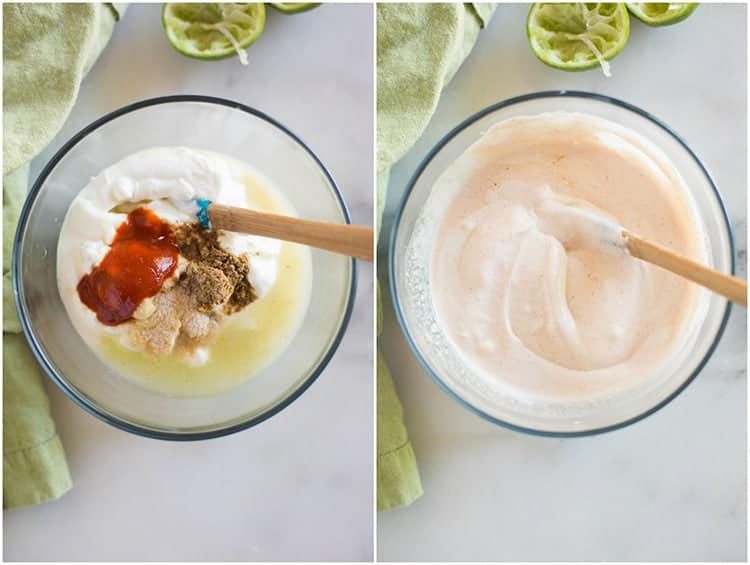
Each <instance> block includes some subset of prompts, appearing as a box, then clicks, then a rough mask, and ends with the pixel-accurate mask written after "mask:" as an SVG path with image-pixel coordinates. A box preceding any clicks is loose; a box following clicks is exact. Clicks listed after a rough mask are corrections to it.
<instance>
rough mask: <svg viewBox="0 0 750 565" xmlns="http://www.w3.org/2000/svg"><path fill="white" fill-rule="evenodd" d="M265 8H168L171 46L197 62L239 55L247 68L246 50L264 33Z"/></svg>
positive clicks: (189, 5)
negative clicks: (197, 60)
mask: <svg viewBox="0 0 750 565" xmlns="http://www.w3.org/2000/svg"><path fill="white" fill-rule="evenodd" d="M265 21H266V12H265V6H264V5H263V4H262V3H259V4H230V3H222V4H202V3H201V4H198V3H185V4H164V8H163V9H162V24H163V26H164V32H165V33H166V35H167V39H168V40H169V43H170V44H171V45H172V46H173V47H174V48H175V49H177V51H179V52H180V53H182V54H183V55H187V56H188V57H194V58H196V59H223V58H225V57H230V56H232V55H235V54H236V55H238V56H239V58H240V61H241V62H242V64H243V65H247V52H246V51H245V48H246V47H248V46H249V45H251V44H252V43H253V42H254V41H255V40H256V39H258V37H260V34H261V33H262V32H263V26H264V25H265Z"/></svg>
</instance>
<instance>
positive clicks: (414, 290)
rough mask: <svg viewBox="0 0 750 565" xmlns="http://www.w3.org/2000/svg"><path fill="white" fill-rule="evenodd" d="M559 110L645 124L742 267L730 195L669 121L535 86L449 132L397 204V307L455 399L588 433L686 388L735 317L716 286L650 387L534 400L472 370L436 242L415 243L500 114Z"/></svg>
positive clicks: (720, 257)
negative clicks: (432, 197) (443, 312)
mask: <svg viewBox="0 0 750 565" xmlns="http://www.w3.org/2000/svg"><path fill="white" fill-rule="evenodd" d="M552 111H567V112H582V113H587V114H592V115H594V116H599V117H601V118H604V119H607V120H610V121H612V122H615V123H619V124H620V125H623V126H625V127H628V128H631V129H632V130H635V131H636V132H637V133H639V134H641V135H642V136H644V137H645V138H646V139H648V140H650V141H652V142H653V143H655V144H656V146H657V147H660V148H661V149H662V151H664V152H665V154H666V155H667V157H668V158H669V159H670V160H671V161H672V162H673V163H674V165H675V166H676V168H677V170H678V171H679V172H680V174H681V175H682V177H683V179H684V180H685V182H686V184H687V186H688V187H689V188H690V190H691V192H692V195H693V197H694V199H695V203H696V208H697V211H698V214H699V219H700V221H701V222H702V224H703V228H704V231H705V234H706V247H707V249H708V253H709V255H710V263H711V265H712V266H713V267H714V268H715V269H718V270H719V271H723V272H726V273H734V243H733V239H732V231H731V226H730V223H729V220H728V218H727V213H726V210H725V209H724V204H723V202H722V200H721V195H720V194H719V191H718V189H717V188H716V186H715V185H714V182H713V180H712V179H711V176H710V175H709V173H708V171H707V170H706V168H705V167H704V166H703V164H702V163H701V162H700V160H699V159H698V157H697V156H696V155H695V153H694V152H693V151H692V150H691V149H690V148H689V147H688V145H687V144H686V143H685V142H684V141H683V140H682V139H681V138H680V137H679V136H678V135H677V134H675V133H674V132H673V131H672V130H671V129H670V128H669V127H667V126H666V125H665V124H664V123H662V122H661V121H659V120H658V119H657V118H655V117H653V116H651V115H650V114H648V113H647V112H644V111H643V110H641V109H639V108H636V107H635V106H632V105H630V104H627V103H625V102H621V101H619V100H615V99H613V98H609V97H606V96H601V95H597V94H591V93H586V92H571V91H560V92H540V93H534V94H529V95H526V96H520V97H517V98H512V99H510V100H506V101H504V102H500V103H498V104H495V105H493V106H490V107H489V108H486V109H484V110H482V111H481V112H479V113H477V114H475V115H474V116H471V117H470V118H468V119H467V120H466V121H464V122H463V123H461V124H460V125H458V126H457V127H456V128H455V129H453V131H451V132H450V133H448V134H447V135H446V136H445V137H444V138H443V139H442V140H440V142H439V143H438V144H437V145H436V146H435V147H434V148H433V149H432V151H430V153H429V154H428V155H427V157H426V158H425V159H424V161H422V163H421V164H420V166H419V167H418V169H417V171H416V173H415V174H414V176H413V177H412V179H411V181H410V182H409V185H408V186H407V188H406V191H405V192H404V195H403V198H402V200H401V202H400V204H399V206H398V208H397V210H396V215H395V219H394V222H393V230H392V232H391V239H390V248H389V276H390V283H391V292H392V295H393V303H394V308H395V311H396V316H397V318H398V321H399V323H400V325H401V328H402V330H403V332H404V335H405V336H406V340H407V342H408V343H409V345H410V347H411V348H412V350H413V351H414V353H415V355H416V356H417V358H418V359H419V361H420V363H421V364H422V366H423V367H424V369H425V370H426V371H427V373H428V374H429V375H430V376H431V377H432V379H433V380H434V381H435V382H436V383H437V384H438V385H440V386H441V387H442V388H443V389H444V390H445V391H446V392H447V393H448V394H449V395H450V396H451V397H452V398H454V399H455V400H456V401H458V402H459V403H460V404H461V405H463V406H464V407H466V408H468V409H469V410H471V411H473V412H475V413H476V414H478V415H480V416H482V417H483V418H486V419H487V420H489V421H491V422H494V423H495V424H499V425H502V426H506V427H509V428H511V429H515V430H518V431H524V432H528V433H535V434H540V435H551V436H576V435H588V434H594V433H600V432H605V431H609V430H613V429H616V428H619V427H622V426H625V425H628V424H632V423H633V422H636V421H638V420H640V419H642V418H645V417H646V416H648V415H649V414H652V413H654V412H655V411H657V410H658V409H660V408H661V407H662V406H664V405H665V404H667V403H668V402H669V401H670V400H672V399H673V398H675V397H676V396H677V395H678V394H679V393H680V392H681V391H682V390H684V389H685V387H687V385H688V384H689V383H690V382H691V381H692V380H693V379H694V378H695V377H696V375H697V374H698V373H699V372H700V371H701V369H702V368H703V367H704V366H705V365H706V363H707V362H708V359H709V358H710V356H711V354H712V353H713V351H714V349H715V348H716V345H717V344H718V342H719V339H720V337H721V335H722V333H723V331H724V327H725V325H726V322H727V319H728V317H729V311H730V305H729V304H728V303H727V301H726V300H725V299H723V298H721V297H719V296H718V295H715V294H711V293H708V292H706V295H707V296H706V301H707V304H706V306H704V311H705V317H704V318H703V320H702V321H701V322H700V325H699V327H697V330H696V332H695V334H694V342H693V343H692V346H691V347H689V348H686V349H685V350H684V351H681V352H680V355H679V357H678V359H677V360H676V363H675V364H674V365H673V368H672V369H670V371H669V373H668V374H658V375H655V376H654V378H650V379H649V380H648V384H647V385H646V386H643V387H639V388H638V389H637V390H634V391H629V392H627V393H624V394H622V395H618V396H616V397H613V398H611V399H607V400H603V401H597V402H589V403H580V404H574V405H573V404H568V405H561V404H557V405H553V404H545V405H542V404H539V403H534V404H531V403H524V402H519V401H518V400H517V399H514V398H512V397H511V396H509V395H507V394H505V395H503V394H500V393H498V392H497V391H496V390H494V389H493V388H491V387H489V386H487V385H486V381H484V382H482V379H480V378H475V377H472V375H471V371H469V370H467V367H466V366H465V365H464V364H463V363H461V362H460V360H459V358H458V355H456V352H455V350H453V351H451V349H450V348H452V347H454V346H453V345H452V344H451V343H450V342H449V340H448V339H446V336H445V333H444V332H443V331H442V330H441V328H440V325H439V323H437V320H436V318H435V315H434V309H433V308H432V300H431V297H430V295H429V280H428V279H429V276H428V271H429V269H428V262H429V256H428V253H427V250H422V251H421V252H416V255H415V252H413V251H410V250H409V242H410V241H411V238H412V234H413V232H414V229H415V225H416V224H417V221H418V219H419V216H420V212H421V211H422V208H423V206H424V204H425V201H426V200H427V197H428V196H429V194H430V191H431V190H432V186H433V185H434V183H435V181H436V180H437V179H438V178H439V176H440V175H441V174H442V173H443V171H444V170H445V169H446V168H447V167H448V166H449V165H450V164H451V163H453V161H455V160H456V159H457V158H458V156H459V155H461V154H462V153H463V152H464V151H465V150H466V149H468V147H469V146H470V145H472V144H473V143H474V142H475V141H477V140H478V139H479V138H480V137H481V135H482V134H483V133H484V132H485V131H487V130H488V129H489V128H490V126H491V125H493V124H495V123H497V122H499V121H502V120H504V119H507V118H511V117H514V116H528V115H535V114H541V113H544V112H552ZM410 254H411V255H410ZM414 277H420V278H421V280H420V281H419V282H420V284H410V281H411V283H413V282H414ZM425 280H427V283H426V285H425V284H424V281H425ZM425 288H427V289H428V290H427V292H426V293H425V291H424V289H425ZM662 373H664V371H662Z"/></svg>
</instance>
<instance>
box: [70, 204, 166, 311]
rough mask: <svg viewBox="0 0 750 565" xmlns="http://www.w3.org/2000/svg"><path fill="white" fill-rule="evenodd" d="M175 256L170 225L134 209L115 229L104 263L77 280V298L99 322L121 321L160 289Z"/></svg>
mask: <svg viewBox="0 0 750 565" xmlns="http://www.w3.org/2000/svg"><path fill="white" fill-rule="evenodd" d="M179 253H180V250H179V248H178V247H177V243H176V242H175V235H174V231H172V227H171V226H170V225H169V224H168V223H167V222H165V221H164V220H162V219H161V218H160V217H159V216H157V215H156V214H155V213H154V212H152V211H151V210H149V209H148V208H136V209H135V210H133V211H132V212H130V213H129V214H128V217H127V219H126V220H125V221H124V222H123V223H122V224H120V226H119V227H118V228H117V232H116V233H115V237H114V239H113V240H112V243H111V244H110V249H109V251H108V252H107V254H106V255H105V256H104V259H102V261H101V262H100V263H99V264H98V265H97V266H96V267H94V269H93V270H92V271H91V272H90V273H89V274H88V275H84V276H83V277H82V278H81V280H80V281H79V282H78V286H77V290H78V296H79V297H80V299H81V302H83V303H84V304H85V305H86V306H88V307H89V308H90V309H91V310H93V311H94V312H96V318H97V320H99V321H100V322H101V323H102V324H105V325H107V326H116V325H118V324H121V323H123V322H126V321H127V320H129V319H130V318H131V317H132V316H133V312H135V310H136V308H138V306H139V305H140V303H141V302H142V301H143V300H144V299H145V298H149V297H151V296H154V295H155V294H156V293H157V292H159V290H161V287H162V285H163V284H164V281H166V280H167V279H168V278H169V277H170V276H171V275H172V273H174V270H175V269H176V268H177V257H178V255H179Z"/></svg>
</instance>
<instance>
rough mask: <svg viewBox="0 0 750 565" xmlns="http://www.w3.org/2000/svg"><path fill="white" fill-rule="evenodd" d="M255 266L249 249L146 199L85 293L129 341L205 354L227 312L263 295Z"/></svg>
mask: <svg viewBox="0 0 750 565" xmlns="http://www.w3.org/2000/svg"><path fill="white" fill-rule="evenodd" d="M249 271H250V267H249V262H248V257H247V255H246V254H242V255H240V256H237V255H234V254H232V253H230V252H229V251H227V250H226V249H224V248H223V247H222V246H221V243H220V238H219V233H218V232H216V231H213V230H204V229H203V228H202V227H201V225H200V224H199V223H198V222H195V223H181V224H178V225H171V224H168V223H166V222H164V221H162V220H161V218H159V216H157V215H156V214H155V213H154V212H153V211H151V210H148V209H146V208H142V207H139V208H136V209H135V210H132V211H131V212H130V213H129V214H128V216H127V219H126V221H125V222H123V224H122V225H121V226H120V227H119V228H118V230H117V233H116V236H115V238H114V239H113V241H112V244H111V245H110V250H109V252H108V253H107V255H106V256H105V257H104V259H103V260H102V261H101V263H100V264H99V265H97V266H95V267H94V269H93V270H92V272H91V273H89V274H87V275H85V276H84V277H83V278H82V279H81V280H80V282H79V284H78V294H79V297H80V299H81V302H83V303H84V304H85V305H86V306H87V307H88V308H89V309H90V310H92V311H94V312H95V313H96V316H97V320H99V321H100V322H101V323H102V324H105V325H109V326H117V325H121V324H125V325H126V328H127V333H126V334H125V336H124V337H125V340H124V341H125V344H126V345H127V346H128V347H130V348H132V349H135V350H139V351H145V352H147V353H150V354H152V355H155V356H166V355H170V354H173V353H175V354H179V355H182V356H185V357H187V358H189V359H192V360H194V361H200V360H201V359H203V360H205V359H206V355H207V352H206V350H205V347H206V346H208V345H210V344H211V343H212V342H213V341H214V340H215V339H216V336H217V333H218V330H219V328H220V327H221V325H222V323H223V322H224V321H225V319H226V318H227V317H228V316H230V315H232V314H234V313H237V312H239V311H241V310H242V309H244V308H245V307H246V306H248V305H249V304H251V303H252V302H253V301H255V300H256V299H257V297H258V295H257V292H256V291H255V289H254V288H253V285H252V283H251V282H250V278H249V274H250V273H249Z"/></svg>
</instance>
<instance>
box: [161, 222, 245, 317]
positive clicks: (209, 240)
mask: <svg viewBox="0 0 750 565" xmlns="http://www.w3.org/2000/svg"><path fill="white" fill-rule="evenodd" d="M175 236H176V241H177V247H179V248H180V253H181V254H182V255H183V256H184V257H185V258H186V259H188V260H189V261H192V262H193V264H194V265H195V267H196V268H195V269H194V270H193V273H192V279H191V280H190V281H189V283H188V284H189V286H188V287H187V290H188V292H189V294H191V295H192V296H195V297H198V296H201V297H202V298H205V299H206V300H208V301H209V302H210V300H211V298H208V296H209V295H212V294H213V293H214V292H218V293H219V294H222V293H221V290H222V289H224V288H226V284H225V283H224V282H223V279H221V278H220V277H219V276H218V274H217V272H216V271H219V273H220V274H221V275H223V276H224V277H225V278H226V280H227V282H228V284H229V285H231V288H232V292H231V294H230V295H229V300H228V301H227V303H226V304H225V306H224V312H225V313H227V314H232V313H234V312H238V311H239V310H242V309H243V308H244V307H245V306H247V305H248V304H250V303H252V302H253V301H254V300H255V299H256V298H258V295H257V293H256V292H255V289H254V288H253V285H252V284H250V281H249V280H248V278H247V275H248V273H249V267H248V264H247V261H246V260H244V259H243V258H241V257H235V256H234V255H232V254H231V253H229V252H228V251H226V250H225V249H224V248H222V247H221V245H220V244H219V234H218V232H216V231H215V230H206V229H203V227H202V226H201V225H200V223H198V222H195V223H192V224H182V225H180V226H178V227H177V228H176V229H175ZM186 275H188V273H187V272H186ZM206 300H204V307H207V304H206ZM225 300H226V299H225ZM222 302H224V300H221V301H219V302H215V303H214V305H217V304H221V303H222Z"/></svg>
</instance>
